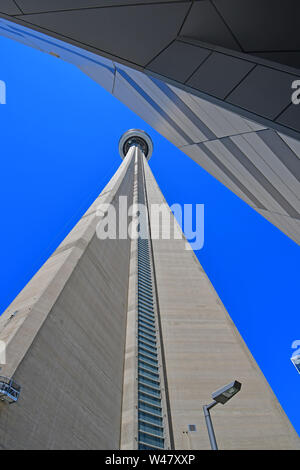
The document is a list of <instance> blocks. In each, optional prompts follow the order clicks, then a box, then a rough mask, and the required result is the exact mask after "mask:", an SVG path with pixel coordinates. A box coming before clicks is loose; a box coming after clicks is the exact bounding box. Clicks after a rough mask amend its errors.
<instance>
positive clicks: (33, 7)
mask: <svg viewBox="0 0 300 470" xmlns="http://www.w3.org/2000/svg"><path fill="white" fill-rule="evenodd" d="M2 1H3V0H1V2H2ZM161 1H162V0H16V3H18V5H19V6H20V8H21V9H22V11H23V13H26V14H29V13H45V12H48V11H62V10H74V9H77V8H80V9H84V8H93V7H94V8H95V7H114V6H122V5H132V4H137V5H138V4H143V3H161ZM163 1H164V2H172V1H174V0H163ZM175 1H176V0H175ZM177 1H182V0H177Z"/></svg>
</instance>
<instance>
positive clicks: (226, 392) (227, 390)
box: [203, 380, 242, 450]
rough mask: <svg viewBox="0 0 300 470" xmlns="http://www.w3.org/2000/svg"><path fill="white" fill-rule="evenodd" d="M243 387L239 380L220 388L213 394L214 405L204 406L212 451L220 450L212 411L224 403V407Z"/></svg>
mask: <svg viewBox="0 0 300 470" xmlns="http://www.w3.org/2000/svg"><path fill="white" fill-rule="evenodd" d="M241 386H242V384H241V383H240V382H238V381H237V380H234V382H231V383H230V384H228V385H225V387H222V388H219V390H217V391H216V392H214V393H212V395H211V396H212V399H213V401H212V403H210V404H209V405H204V406H203V412H204V416H205V421H206V426H207V431H208V436H209V440H210V445H211V448H212V450H218V446H217V441H216V436H215V432H214V428H213V425H212V420H211V417H210V410H211V409H212V408H213V407H214V406H216V405H217V404H218V403H222V405H224V404H225V403H226V402H227V401H228V400H230V398H232V397H233V396H234V395H236V394H237V393H238V392H239V391H240V390H241Z"/></svg>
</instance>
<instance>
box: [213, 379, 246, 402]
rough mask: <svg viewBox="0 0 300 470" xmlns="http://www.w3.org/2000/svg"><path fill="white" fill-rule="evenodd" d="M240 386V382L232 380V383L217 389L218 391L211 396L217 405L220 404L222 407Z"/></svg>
mask: <svg viewBox="0 0 300 470" xmlns="http://www.w3.org/2000/svg"><path fill="white" fill-rule="evenodd" d="M241 386H242V384H241V383H240V382H238V381H237V380H234V382H231V383H230V384H228V385H225V386H224V387H222V388H219V390H217V391H216V392H214V393H212V395H211V396H212V398H213V400H215V401H216V402H217V403H222V405H224V404H225V403H226V402H227V401H228V400H230V398H232V397H233V396H234V395H236V394H237V393H238V392H239V391H240V390H241Z"/></svg>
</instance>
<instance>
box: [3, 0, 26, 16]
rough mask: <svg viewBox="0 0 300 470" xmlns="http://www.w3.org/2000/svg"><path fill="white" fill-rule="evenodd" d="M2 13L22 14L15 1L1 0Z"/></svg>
mask: <svg viewBox="0 0 300 470" xmlns="http://www.w3.org/2000/svg"><path fill="white" fill-rule="evenodd" d="M0 12H1V13H5V14H6V15H20V13H22V12H21V10H20V9H19V8H18V7H17V5H16V4H15V2H14V1H13V0H0Z"/></svg>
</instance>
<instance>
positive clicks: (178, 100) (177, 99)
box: [151, 78, 216, 139]
mask: <svg viewBox="0 0 300 470" xmlns="http://www.w3.org/2000/svg"><path fill="white" fill-rule="evenodd" d="M151 80H152V81H153V82H154V83H155V85H156V86H158V87H159V88H160V89H161V91H163V92H164V93H165V94H166V95H167V96H168V97H169V98H171V100H172V102H173V103H174V104H175V105H176V106H177V107H178V108H179V109H180V111H182V112H183V113H184V115H185V117H186V118H187V119H189V120H190V121H191V122H192V123H193V124H194V125H195V126H196V127H197V128H198V129H200V130H201V132H202V133H203V134H204V135H205V136H206V137H207V139H215V138H216V135H215V134H214V133H213V132H212V131H211V130H210V129H209V127H207V126H206V124H205V123H204V122H203V120H201V119H200V118H199V117H198V116H197V114H195V113H194V112H193V111H192V109H191V108H190V107H189V106H187V104H186V103H185V102H184V101H183V100H182V99H181V98H180V97H179V96H178V95H177V94H176V93H175V92H174V91H173V90H172V89H171V88H170V87H169V86H168V85H166V84H165V83H164V82H162V81H160V80H157V79H155V78H152V79H151Z"/></svg>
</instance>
